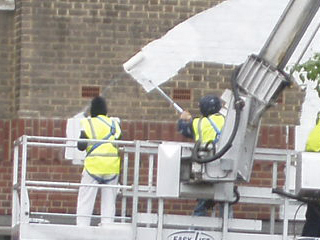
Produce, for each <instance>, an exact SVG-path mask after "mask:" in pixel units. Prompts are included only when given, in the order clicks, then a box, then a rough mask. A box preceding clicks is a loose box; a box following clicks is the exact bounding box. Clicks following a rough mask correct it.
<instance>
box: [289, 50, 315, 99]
mask: <svg viewBox="0 0 320 240" xmlns="http://www.w3.org/2000/svg"><path fill="white" fill-rule="evenodd" d="M294 70H295V71H298V72H299V78H300V80H301V81H302V82H305V81H306V80H310V81H314V82H317V85H316V87H315V90H316V91H317V92H318V96H319V97H320V53H315V55H314V56H313V57H312V58H310V59H309V60H308V61H306V62H305V63H302V64H298V65H297V66H295V67H294Z"/></svg>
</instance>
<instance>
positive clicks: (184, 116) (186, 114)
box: [180, 111, 192, 121]
mask: <svg viewBox="0 0 320 240" xmlns="http://www.w3.org/2000/svg"><path fill="white" fill-rule="evenodd" d="M191 118H192V115H191V113H190V112H188V111H183V112H182V113H181V115H180V119H182V120H186V121H189V120H190V119H191Z"/></svg>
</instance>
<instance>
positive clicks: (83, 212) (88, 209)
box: [77, 170, 119, 226]
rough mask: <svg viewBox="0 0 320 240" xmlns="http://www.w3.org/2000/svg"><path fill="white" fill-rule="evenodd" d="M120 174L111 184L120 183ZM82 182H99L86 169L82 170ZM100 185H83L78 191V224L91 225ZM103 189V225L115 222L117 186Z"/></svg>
mask: <svg viewBox="0 0 320 240" xmlns="http://www.w3.org/2000/svg"><path fill="white" fill-rule="evenodd" d="M118 178H119V176H117V177H115V179H113V180H111V181H110V182H108V184H110V185H116V184H117V183H118ZM81 184H98V182H97V181H96V180H95V179H94V178H93V177H91V176H90V175H89V174H88V173H87V171H86V170H83V172H82V178H81ZM98 189H99V188H98V187H87V186H81V187H80V188H79V193H78V205H77V225H79V226H90V221H91V218H90V217H89V216H88V215H92V213H93V208H94V203H95V200H96V196H97V192H98ZM100 189H101V217H102V218H101V225H102V226H103V225H105V224H108V223H111V222H113V218H114V216H115V212H116V197H117V188H108V187H103V188H100Z"/></svg>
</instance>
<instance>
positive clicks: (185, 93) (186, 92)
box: [173, 89, 191, 100]
mask: <svg viewBox="0 0 320 240" xmlns="http://www.w3.org/2000/svg"><path fill="white" fill-rule="evenodd" d="M173 99H174V100H190V99H191V90H190V89H173Z"/></svg>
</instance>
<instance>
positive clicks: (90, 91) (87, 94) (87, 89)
mask: <svg viewBox="0 0 320 240" xmlns="http://www.w3.org/2000/svg"><path fill="white" fill-rule="evenodd" d="M81 95H82V97H84V98H93V97H97V96H99V95H100V87H98V86H83V87H82V89H81Z"/></svg>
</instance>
